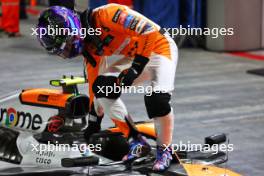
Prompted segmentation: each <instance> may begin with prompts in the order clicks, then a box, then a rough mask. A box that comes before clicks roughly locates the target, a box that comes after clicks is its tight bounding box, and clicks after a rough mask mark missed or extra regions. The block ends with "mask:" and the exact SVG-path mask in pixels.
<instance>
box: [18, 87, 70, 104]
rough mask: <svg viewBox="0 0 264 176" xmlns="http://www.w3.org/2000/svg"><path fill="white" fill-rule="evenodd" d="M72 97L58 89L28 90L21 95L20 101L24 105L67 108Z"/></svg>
mask: <svg viewBox="0 0 264 176" xmlns="http://www.w3.org/2000/svg"><path fill="white" fill-rule="evenodd" d="M71 96H72V94H64V93H62V91H60V90H56V89H27V90H24V91H23V92H22V93H21V94H20V101H21V103H22V104H30V105H36V106H47V107H54V108H65V106H66V103H67V100H68V99H69V98H70V97H71Z"/></svg>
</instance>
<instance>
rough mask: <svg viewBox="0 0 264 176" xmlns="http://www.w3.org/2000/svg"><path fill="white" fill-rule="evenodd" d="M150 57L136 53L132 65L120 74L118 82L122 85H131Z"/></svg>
mask: <svg viewBox="0 0 264 176" xmlns="http://www.w3.org/2000/svg"><path fill="white" fill-rule="evenodd" d="M148 61H149V59H148V58H146V57H144V56H140V55H136V57H135V59H134V61H133V63H132V66H131V67H130V68H128V69H125V70H123V71H122V72H121V73H120V74H119V76H118V83H119V85H121V86H131V85H132V84H133V82H134V80H135V79H136V78H137V77H138V76H139V75H140V74H141V73H142V71H143V70H144V68H145V66H146V65H147V63H148Z"/></svg>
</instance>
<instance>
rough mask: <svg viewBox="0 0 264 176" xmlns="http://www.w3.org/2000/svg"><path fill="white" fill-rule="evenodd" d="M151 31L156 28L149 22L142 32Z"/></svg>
mask: <svg viewBox="0 0 264 176" xmlns="http://www.w3.org/2000/svg"><path fill="white" fill-rule="evenodd" d="M150 31H154V28H153V26H152V25H151V24H149V23H147V24H146V25H145V26H144V28H143V30H142V32H141V33H146V32H150Z"/></svg>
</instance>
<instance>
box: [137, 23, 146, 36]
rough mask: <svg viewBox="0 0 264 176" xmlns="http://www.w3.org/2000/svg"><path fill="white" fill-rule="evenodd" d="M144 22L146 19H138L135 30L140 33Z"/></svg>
mask: <svg viewBox="0 0 264 176" xmlns="http://www.w3.org/2000/svg"><path fill="white" fill-rule="evenodd" d="M145 24H146V21H144V20H140V21H139V23H138V25H137V27H136V32H137V33H140V32H141V31H142V29H143V27H144V25H145Z"/></svg>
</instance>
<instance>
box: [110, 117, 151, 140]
mask: <svg viewBox="0 0 264 176" xmlns="http://www.w3.org/2000/svg"><path fill="white" fill-rule="evenodd" d="M112 120H113V121H114V123H115V125H116V126H117V127H115V128H110V129H109V130H110V131H111V132H113V133H117V132H121V133H123V134H124V135H125V136H126V137H128V134H129V127H128V126H127V124H126V122H121V121H118V120H115V119H112ZM136 129H137V131H138V132H140V133H142V134H145V135H147V136H151V137H153V138H156V133H155V128H154V124H153V123H152V122H145V123H138V124H136Z"/></svg>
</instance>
